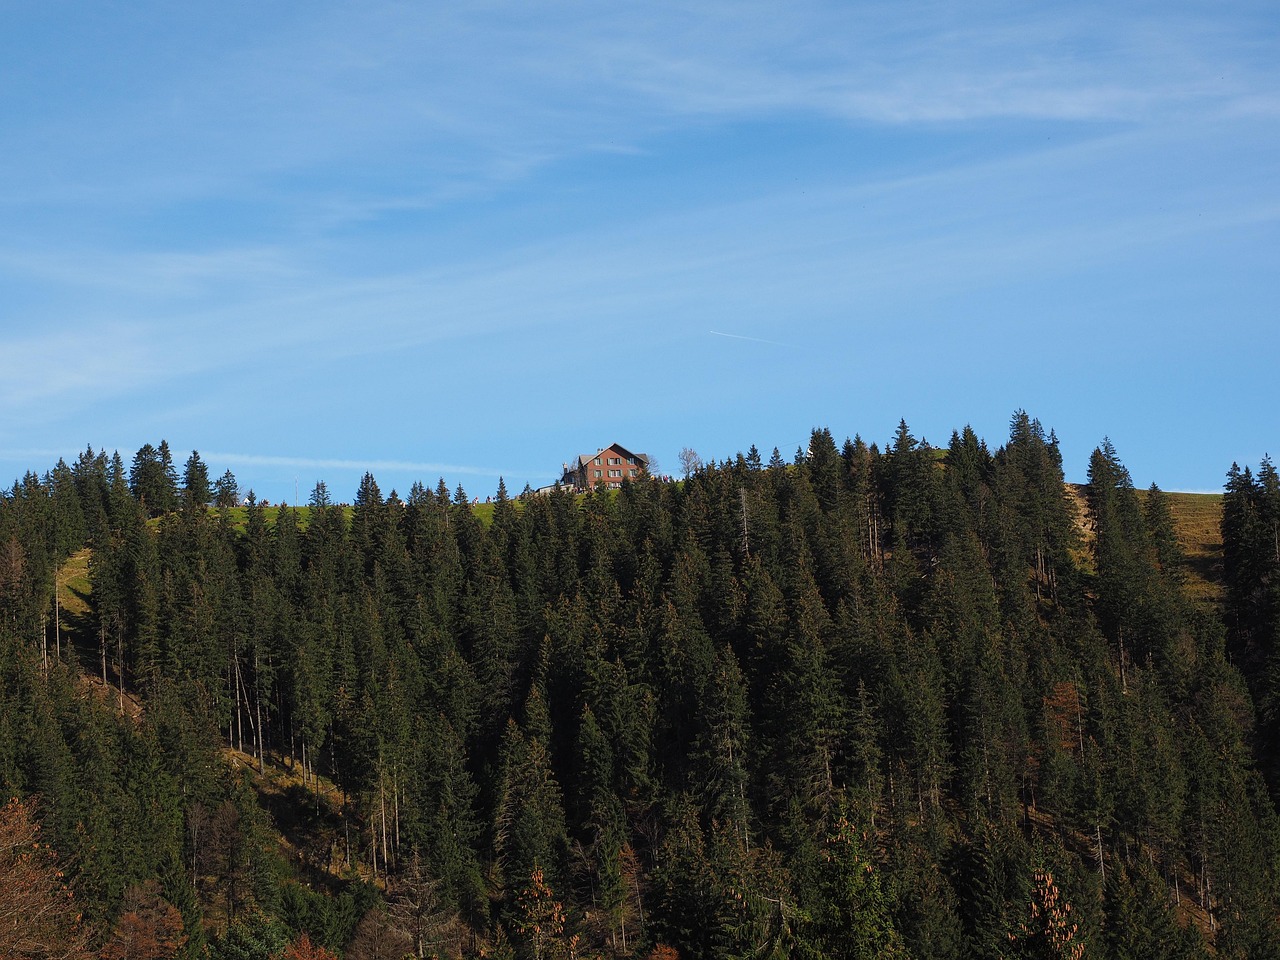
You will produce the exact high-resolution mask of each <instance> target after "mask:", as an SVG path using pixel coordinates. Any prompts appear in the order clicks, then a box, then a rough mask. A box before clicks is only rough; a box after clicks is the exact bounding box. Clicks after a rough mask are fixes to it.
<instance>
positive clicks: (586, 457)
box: [578, 443, 649, 467]
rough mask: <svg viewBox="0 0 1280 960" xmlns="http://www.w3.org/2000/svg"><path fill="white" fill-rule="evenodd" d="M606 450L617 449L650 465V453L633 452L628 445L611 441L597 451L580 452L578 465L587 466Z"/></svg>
mask: <svg viewBox="0 0 1280 960" xmlns="http://www.w3.org/2000/svg"><path fill="white" fill-rule="evenodd" d="M606 450H616V451H618V453H620V454H622V455H623V456H624V457H635V458H636V459H637V460H639V461H640V462H641V463H643V464H646V465H648V463H649V455H648V454H647V453H633V452H632V451H630V450H628V449H627V448H626V447H624V446H623V445H622V444H620V443H611V444H609V445H608V446H607V447H601V448H600V449H599V450H597V451H596V452H595V453H583V454H580V455H579V456H578V466H579V467H585V466H586V465H587V464H588V463H590V462H591V461H592V460H594V459H595V458H596V457H598V456H600V454H602V453H604V452H605V451H606Z"/></svg>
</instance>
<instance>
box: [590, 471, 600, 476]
mask: <svg viewBox="0 0 1280 960" xmlns="http://www.w3.org/2000/svg"><path fill="white" fill-rule="evenodd" d="M592 472H593V473H594V474H595V475H596V476H597V477H599V476H600V475H601V471H599V470H594V471H592Z"/></svg>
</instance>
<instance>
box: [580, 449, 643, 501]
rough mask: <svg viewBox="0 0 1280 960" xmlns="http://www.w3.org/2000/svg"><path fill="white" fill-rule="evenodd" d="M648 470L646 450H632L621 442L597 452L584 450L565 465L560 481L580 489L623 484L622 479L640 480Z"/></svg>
mask: <svg viewBox="0 0 1280 960" xmlns="http://www.w3.org/2000/svg"><path fill="white" fill-rule="evenodd" d="M648 469H649V457H648V455H647V454H644V453H632V452H631V451H630V450H628V449H627V448H626V447H624V446H622V445H621V444H618V443H614V444H610V445H609V446H607V447H605V448H604V449H603V450H598V451H596V452H595V453H584V454H582V455H581V456H579V457H575V458H574V459H573V460H572V461H570V462H569V463H566V464H564V475H563V476H561V478H560V483H561V484H563V485H565V486H570V487H574V488H575V489H577V490H590V489H591V488H592V487H595V486H599V485H603V486H606V487H620V486H622V481H623V480H637V479H639V478H640V477H642V476H643V475H644V474H645V473H646V472H647V471H648Z"/></svg>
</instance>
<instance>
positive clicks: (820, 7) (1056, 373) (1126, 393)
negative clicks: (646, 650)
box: [0, 0, 1280, 501]
mask: <svg viewBox="0 0 1280 960" xmlns="http://www.w3.org/2000/svg"><path fill="white" fill-rule="evenodd" d="M0 24H3V26H2V28H0V482H7V481H5V480H4V479H3V478H6V477H8V478H13V477H17V476H19V475H21V474H22V473H24V472H25V471H26V470H28V469H34V470H36V471H38V472H43V471H44V470H45V469H48V467H50V466H51V465H52V464H53V463H54V462H56V460H57V458H58V457H60V456H61V457H65V458H66V459H67V460H68V461H70V460H71V459H72V458H74V457H75V456H76V454H77V453H78V452H79V451H80V450H82V449H84V447H85V446H86V445H92V446H93V447H94V448H95V449H98V448H101V447H105V448H106V449H108V450H114V449H118V450H119V451H120V452H121V454H122V455H123V456H124V458H125V460H126V461H128V460H129V459H131V457H132V454H133V452H134V451H136V450H137V449H138V448H139V447H140V446H142V445H143V444H144V443H153V444H156V443H158V442H159V441H160V440H161V439H167V440H168V441H169V444H170V445H171V447H172V448H173V449H174V451H175V455H176V456H177V458H178V460H179V463H180V464H181V461H182V460H185V458H186V455H187V454H188V453H189V452H190V451H191V450H192V449H198V450H199V451H200V452H201V455H202V457H203V458H204V460H205V461H206V462H207V463H208V464H209V466H210V468H211V469H212V470H213V472H214V473H215V475H216V474H219V473H221V472H222V471H223V470H225V469H227V468H230V469H231V470H233V471H234V472H235V474H236V476H237V477H238V478H239V480H240V481H241V484H242V486H244V487H246V488H248V487H253V488H254V489H255V490H256V491H257V493H258V494H259V496H260V497H266V498H268V499H270V500H272V501H279V500H282V499H292V497H293V492H294V486H295V481H296V483H297V484H298V486H299V487H300V489H301V490H302V495H303V497H304V498H305V495H306V491H308V490H310V488H311V487H312V486H313V485H314V483H315V482H316V481H317V480H321V479H323V480H325V482H326V483H327V484H328V486H329V488H330V489H331V490H332V491H333V493H334V494H335V495H336V496H337V497H338V498H340V499H344V500H345V499H349V498H350V497H351V496H352V495H353V494H354V492H355V488H356V485H357V482H358V479H359V477H360V475H361V474H362V473H363V472H364V471H365V470H366V469H367V470H371V471H372V472H373V473H374V475H375V476H376V477H377V479H378V482H379V485H380V486H381V488H382V490H383V492H384V493H388V492H389V491H390V490H391V489H392V488H395V489H397V490H399V491H400V492H401V493H402V494H403V493H405V492H406V491H407V489H408V487H409V485H410V484H411V483H412V482H413V481H414V480H422V481H423V482H425V483H427V484H428V485H431V486H434V484H435V482H436V480H437V479H438V478H439V477H440V476H444V478H445V479H446V481H447V482H448V484H449V485H450V487H453V486H455V485H457V484H459V483H461V484H462V485H463V486H464V487H465V488H466V489H467V491H468V492H469V493H474V494H478V495H480V496H481V497H483V496H484V495H486V494H489V493H492V492H493V491H494V490H495V489H496V486H497V477H498V475H500V474H501V475H503V476H504V477H505V478H506V481H507V484H508V487H510V488H511V489H512V490H513V492H515V491H518V490H520V489H521V488H522V487H523V486H524V484H525V483H526V482H527V483H531V484H533V485H534V486H537V485H539V484H540V483H545V482H548V481H549V480H551V479H553V478H554V476H555V475H556V474H557V473H558V470H559V466H560V464H561V462H562V461H564V460H566V459H569V458H570V457H572V456H573V455H575V454H577V453H581V452H590V451H592V450H594V449H595V448H597V447H599V446H603V445H606V444H608V443H610V442H613V441H618V442H621V443H623V444H624V445H626V446H628V447H631V448H632V449H636V450H641V451H645V452H649V453H651V454H652V455H653V456H654V457H655V458H656V459H657V460H658V462H659V464H660V467H661V468H662V469H664V470H666V471H668V472H673V473H674V472H676V468H677V465H678V462H677V452H678V451H679V450H680V448H681V447H684V446H690V447H693V448H694V449H696V450H697V451H698V452H699V453H701V454H702V456H703V457H704V458H706V459H710V458H717V459H719V458H724V457H729V456H732V455H733V454H735V453H736V452H737V451H739V450H746V449H747V448H748V447H749V446H750V445H751V444H753V443H754V444H756V445H757V446H758V447H759V448H760V449H761V450H762V451H764V453H765V455H766V456H767V455H768V452H769V451H770V450H771V449H772V448H773V447H774V446H777V447H779V448H780V449H781V450H782V452H783V453H784V455H787V456H790V455H791V454H792V453H793V452H794V451H795V449H796V447H797V446H798V445H800V444H802V443H803V442H805V441H806V440H807V437H808V435H809V432H810V430H811V429H812V428H813V427H815V426H828V427H830V429H831V430H832V432H833V433H834V434H835V435H836V437H837V439H838V440H839V439H843V438H844V437H845V436H851V435H853V434H855V433H861V434H862V436H863V437H864V438H866V439H867V440H868V441H872V440H875V441H879V442H881V443H882V444H883V442H884V441H885V440H886V439H888V438H889V437H891V436H892V433H893V431H894V429H895V427H896V425H897V423H898V421H899V419H900V418H905V419H906V420H907V422H908V424H909V425H910V426H911V428H912V430H913V432H914V433H915V435H916V436H917V437H924V438H927V439H928V440H930V441H931V442H934V443H938V444H943V443H945V442H946V441H947V439H948V437H949V436H950V434H951V431H952V430H954V429H958V428H961V427H963V426H964V425H965V424H966V423H970V424H972V425H973V427H974V428H975V430H977V432H978V433H979V435H981V436H983V437H985V438H986V439H987V441H988V442H989V443H990V444H991V445H992V446H993V447H994V446H997V445H999V444H1000V443H1001V442H1002V441H1003V440H1004V438H1005V437H1006V436H1007V425H1008V421H1009V418H1010V415H1011V414H1012V413H1013V411H1014V410H1016V409H1019V408H1023V409H1026V410H1027V411H1028V412H1029V413H1031V414H1032V415H1033V416H1035V417H1037V418H1039V419H1040V420H1041V421H1042V422H1043V423H1044V424H1045V426H1046V428H1049V427H1052V428H1053V429H1054V430H1056V432H1057V434H1058V436H1059V438H1060V439H1061V441H1062V449H1063V454H1064V458H1065V461H1066V467H1067V473H1068V478H1069V479H1077V480H1081V479H1083V478H1084V473H1085V469H1086V466H1087V461H1088V456H1089V453H1090V451H1091V450H1092V449H1093V447H1094V446H1096V445H1097V444H1099V443H1100V442H1101V440H1102V438H1103V437H1104V436H1108V435H1109V436H1110V437H1111V439H1112V441H1113V442H1114V443H1115V445H1116V448H1117V450H1118V451H1119V453H1120V456H1121V458H1122V459H1123V460H1124V462H1125V463H1126V464H1127V465H1128V466H1129V468H1130V471H1131V473H1132V474H1133V476H1134V480H1135V482H1137V483H1138V484H1139V485H1142V486H1145V485H1147V484H1149V483H1150V482H1152V481H1155V482H1158V483H1159V484H1160V485H1161V486H1162V487H1165V488H1166V489H1182V490H1204V489H1218V488H1220V486H1221V482H1222V477H1223V475H1224V474H1225V472H1226V470H1227V468H1228V467H1229V466H1230V464H1231V462H1232V461H1233V460H1238V461H1240V462H1241V463H1242V464H1243V463H1256V462H1257V461H1258V460H1259V459H1260V458H1261V457H1262V456H1263V455H1265V454H1266V453H1268V452H1270V453H1272V454H1275V455H1277V456H1280V429H1278V427H1280V412H1278V410H1280V404H1278V402H1277V401H1280V386H1277V384H1278V382H1280V381H1278V379H1277V375H1276V366H1277V357H1280V332H1278V331H1280V327H1278V325H1277V305H1278V302H1280V296H1278V294H1280V256H1278V254H1280V242H1278V241H1280V12H1278V11H1277V10H1276V8H1275V6H1274V4H1273V3H1256V4H1250V3H1221V2H1215V3H1203V4H1183V3H1176V2H1173V3H1159V4H1156V3H1151V4H1130V3H1119V4H1117V3H1099V4H1080V5H1078V4H1030V3H1006V4H987V3H969V4H955V3H938V4H928V3H911V4H904V3H900V2H891V3H884V4H863V3H834V4H826V3H806V2H792V3H787V4H777V3H775V4H758V3H751V2H742V0H735V2H733V3H717V2H702V3H698V4H690V5H683V6H679V5H671V4H665V3H660V2H650V3H645V4H584V3H580V2H575V3H563V4H558V3H521V4H511V3H509V4H497V3H465V4H443V3H427V2H413V3H408V2H405V3H379V2H372V0H371V2H363V3H359V4H352V3H329V2H312V3H307V4H285V3H277V2H266V3H264V2H261V0H256V2H253V3H236V2H223V3H218V4H194V5H193V4H172V3H158V2H156V3H150V2H132V3H100V2H93V0H77V2H66V3H64V2H58V0H44V2H41V3H38V4H36V3H8V2H3V0H0Z"/></svg>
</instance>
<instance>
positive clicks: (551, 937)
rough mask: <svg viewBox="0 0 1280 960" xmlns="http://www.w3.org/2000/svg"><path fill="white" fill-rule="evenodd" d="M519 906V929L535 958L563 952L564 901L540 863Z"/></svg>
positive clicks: (521, 896)
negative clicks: (544, 873) (561, 900)
mask: <svg viewBox="0 0 1280 960" xmlns="http://www.w3.org/2000/svg"><path fill="white" fill-rule="evenodd" d="M516 909H517V911H518V915H517V917H516V931H517V932H518V933H519V934H520V935H521V936H522V937H523V938H524V939H525V941H526V943H527V944H528V946H529V950H530V953H531V955H532V956H533V958H534V960H542V958H543V957H546V956H552V955H557V954H558V953H562V952H564V951H563V949H562V948H563V946H564V944H563V942H562V941H563V938H564V924H565V919H566V916H565V910H564V904H562V903H561V902H560V901H559V900H557V899H556V898H555V894H554V893H553V892H552V890H551V888H550V887H549V886H548V885H547V882H546V880H545V878H544V877H543V873H542V868H541V867H534V868H533V873H532V874H530V876H529V885H528V886H527V887H525V889H524V891H523V892H522V893H521V894H520V896H519V897H518V898H517V899H516Z"/></svg>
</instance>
